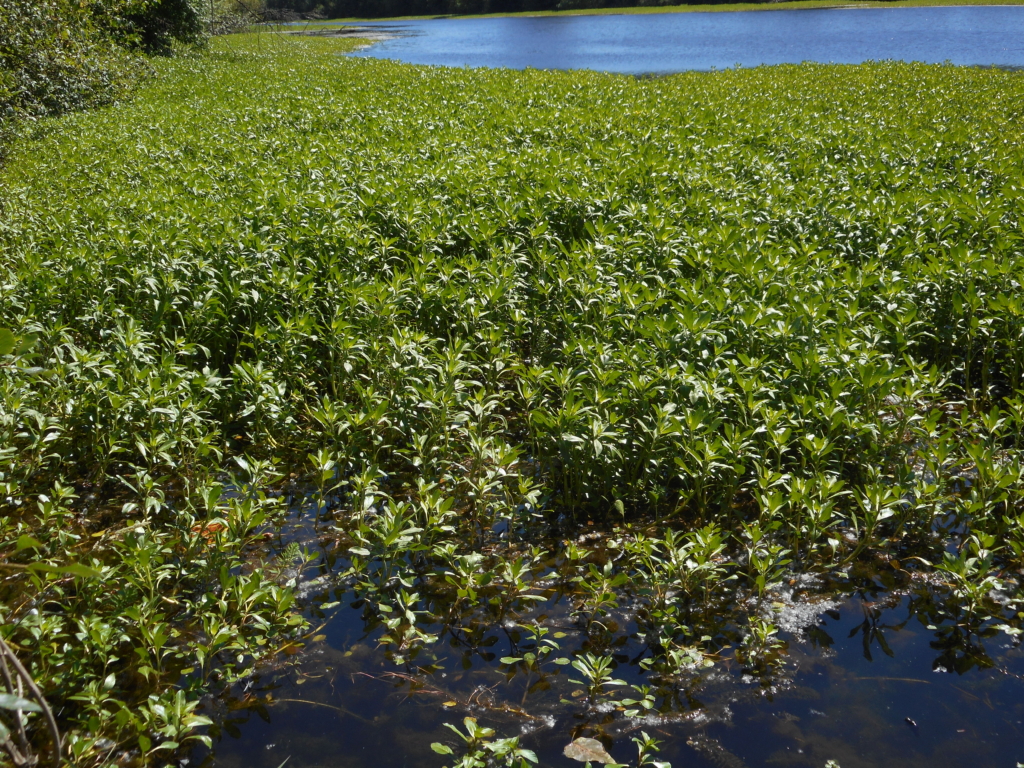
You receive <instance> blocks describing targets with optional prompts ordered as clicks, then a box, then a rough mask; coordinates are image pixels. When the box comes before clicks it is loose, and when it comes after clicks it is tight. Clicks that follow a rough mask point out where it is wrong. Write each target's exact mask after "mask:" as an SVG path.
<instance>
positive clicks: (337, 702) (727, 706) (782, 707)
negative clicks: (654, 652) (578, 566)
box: [190, 537, 1024, 768]
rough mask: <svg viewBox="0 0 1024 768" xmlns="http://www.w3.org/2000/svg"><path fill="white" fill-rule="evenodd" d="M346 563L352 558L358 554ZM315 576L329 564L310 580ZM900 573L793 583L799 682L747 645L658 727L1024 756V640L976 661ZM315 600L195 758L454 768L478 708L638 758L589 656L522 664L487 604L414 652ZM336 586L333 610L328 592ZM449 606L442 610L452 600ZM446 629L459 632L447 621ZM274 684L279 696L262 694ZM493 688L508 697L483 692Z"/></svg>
mask: <svg viewBox="0 0 1024 768" xmlns="http://www.w3.org/2000/svg"><path fill="white" fill-rule="evenodd" d="M313 541H315V537H314V538H312V539H311V540H310V543H312V542H313ZM313 546H314V548H315V544H314V545H313ZM332 567H333V569H334V570H335V571H336V572H337V571H341V570H344V568H346V567H347V563H346V562H344V561H338V562H334V563H333V564H332ZM315 575H316V568H313V569H312V571H311V572H310V573H308V574H307V576H306V578H310V577H312V576H315ZM895 579H896V576H895V573H894V572H893V571H889V570H886V571H884V572H879V573H877V574H872V573H866V574H864V575H862V576H859V577H855V580H854V582H846V584H847V587H846V589H847V592H848V594H849V593H850V592H853V595H852V596H851V597H848V598H844V599H841V600H838V601H835V600H832V601H828V602H823V603H820V604H818V605H819V607H818V608H817V609H811V610H806V604H805V603H800V602H799V601H798V604H797V607H796V608H794V607H793V604H792V603H790V602H789V597H788V595H790V594H792V592H793V590H800V589H803V586H797V587H793V588H792V589H790V588H788V587H782V592H777V593H775V594H774V595H773V596H771V597H769V598H768V599H769V601H771V602H772V604H773V605H774V606H775V608H776V609H777V610H782V611H783V613H782V614H781V616H777V618H776V621H777V623H778V624H780V625H781V626H784V627H791V628H792V627H794V626H795V625H794V624H793V622H792V621H790V620H789V618H792V616H791V614H790V612H792V613H793V614H804V616H805V617H804V618H803V619H802V620H801V619H800V618H799V616H797V617H796V621H797V622H798V623H799V624H800V625H801V626H804V627H805V628H804V629H803V630H797V629H793V631H790V632H785V633H783V638H784V639H785V640H787V641H788V643H789V649H788V654H787V656H786V659H787V661H786V664H785V666H784V668H783V670H782V671H781V672H779V673H778V674H777V676H776V678H775V679H776V680H777V681H781V683H782V684H780V685H777V686H767V687H765V686H762V685H760V684H759V681H758V680H756V679H754V678H752V677H750V676H749V675H746V674H745V673H744V671H743V670H742V669H741V668H740V666H739V665H738V664H737V663H736V662H735V661H733V660H732V659H730V658H725V659H723V660H720V661H719V662H718V663H716V664H715V665H714V666H713V667H711V668H710V669H708V670H705V671H704V672H703V673H702V674H701V675H700V676H699V677H693V678H692V679H691V680H689V681H687V682H685V683H683V684H680V685H679V686H677V688H676V693H675V696H674V699H671V700H668V699H664V698H662V699H659V701H660V704H659V706H660V707H661V708H662V716H661V717H659V718H656V719H652V720H650V721H648V722H646V723H645V724H644V725H643V726H642V727H643V729H644V730H646V731H647V732H648V733H650V734H651V735H652V736H655V737H656V738H659V739H662V740H663V741H664V745H663V751H662V753H661V755H660V759H664V760H668V761H670V762H672V764H673V766H674V767H675V768H711V767H712V766H714V767H715V768H744V767H746V768H770V767H771V766H795V767H799V768H822V766H824V764H825V762H826V761H827V760H836V761H837V762H838V763H839V765H841V766H842V768H877V767H878V766H896V765H899V766H900V767H901V768H962V766H977V768H985V767H987V766H1002V765H1009V766H1012V765H1014V764H1015V761H1017V760H1019V759H1020V758H1021V757H1022V753H1021V752H1020V749H1021V745H1022V744H1024V725H1022V722H1024V697H1022V696H1021V695H1020V694H1021V691H1022V689H1024V680H1022V679H1021V678H1020V677H1019V675H1021V674H1024V653H1022V652H1021V650H1020V649H1019V648H1017V647H1015V646H1014V645H1013V643H1012V642H1011V641H1010V639H1009V638H1008V636H1006V635H1005V634H1001V633H998V632H992V633H990V636H988V637H985V638H984V639H978V638H977V637H975V638H974V640H973V641H974V643H975V645H976V649H977V650H976V651H975V653H974V660H973V661H972V660H971V659H969V658H965V656H964V645H963V644H962V643H955V642H954V643H950V642H949V639H950V632H951V630H952V628H953V626H954V622H952V621H950V620H948V618H947V619H946V620H942V619H939V618H938V616H939V615H940V614H939V612H938V609H939V608H940V607H941V604H940V603H938V602H935V599H934V598H935V596H936V593H935V592H933V588H931V587H928V586H927V585H925V584H922V583H919V582H910V581H904V582H902V583H901V585H900V586H901V589H903V590H905V591H906V594H903V593H900V592H892V591H887V590H890V589H892V588H893V587H894V586H897V583H896V581H895ZM804 583H805V582H804V581H801V582H800V584H801V585H803V584H804ZM806 584H808V585H811V586H809V587H808V590H809V591H808V594H815V593H818V594H819V597H824V596H826V594H827V590H825V587H824V586H822V585H821V583H820V582H816V581H814V580H807V581H806ZM816 584H817V585H819V586H814V585H816ZM857 587H859V589H858V588H857ZM822 590H825V592H822ZM300 591H302V592H305V590H300ZM307 598H308V599H309V608H308V615H309V617H310V621H311V624H312V626H313V627H320V629H319V630H318V636H317V639H315V640H313V641H312V642H311V643H310V645H309V647H308V648H307V650H306V651H304V652H303V653H302V654H300V655H299V656H297V657H295V662H296V663H293V664H291V665H288V664H283V665H280V666H279V667H278V668H276V669H273V668H263V669H261V671H260V674H259V676H258V677H257V678H256V679H255V680H254V681H251V682H250V683H243V684H240V685H238V686H236V688H235V689H234V692H233V694H232V696H231V697H230V698H229V699H227V700H221V701H219V702H217V703H216V705H215V706H214V707H213V708H212V711H210V712H209V713H210V714H212V715H213V716H214V717H215V719H217V720H218V721H219V722H221V723H223V724H224V727H223V729H222V731H221V733H220V735H219V737H218V738H217V739H216V740H215V749H214V752H213V753H212V754H209V755H207V756H206V760H205V762H204V761H203V760H202V759H201V758H202V756H201V755H199V754H194V755H193V756H192V759H191V761H190V764H191V765H193V766H195V765H196V764H202V765H204V766H224V767H225V768H236V767H237V768H243V766H244V767H245V768H249V766H252V767H253V768H278V766H280V765H281V763H282V761H284V760H285V758H289V760H288V763H287V765H288V766H289V768H312V767H313V766H337V767H338V768H341V767H342V766H345V767H349V766H351V767H352V768H357V767H358V768H418V767H420V766H422V767H423V768H439V767H440V766H441V765H443V764H445V758H443V757H441V756H439V755H436V754H434V753H433V752H432V751H431V750H430V743H431V742H432V741H438V740H441V741H446V742H450V743H453V738H452V734H451V733H450V732H449V731H447V730H446V729H444V728H443V725H442V724H443V723H444V722H452V723H461V720H462V718H463V717H465V716H467V715H471V716H476V717H479V718H480V721H481V723H482V724H485V725H488V726H491V727H494V728H496V729H497V730H498V733H499V735H520V734H523V735H524V744H525V746H527V747H529V748H531V749H535V750H536V751H537V752H538V755H539V757H540V764H541V765H543V766H556V767H557V766H564V767H565V768H570V766H576V765H578V764H576V763H572V762H571V761H569V760H568V759H567V758H565V757H563V756H562V749H563V747H564V746H565V745H566V744H567V743H568V742H569V741H570V740H571V738H573V737H574V736H578V735H592V734H593V733H594V730H593V729H594V727H595V726H598V725H601V724H603V726H604V728H605V729H606V733H607V734H608V735H609V737H610V742H609V744H608V746H609V747H610V749H611V753H612V756H613V757H615V758H617V759H619V760H621V761H623V762H625V761H627V760H633V759H635V747H634V746H633V744H632V743H631V742H630V738H631V737H632V736H633V735H636V734H637V733H638V732H639V728H637V729H636V730H633V731H628V730H627V729H628V728H629V726H630V725H631V724H632V723H631V721H629V720H627V719H625V718H624V717H622V716H621V715H616V714H614V713H595V712H591V713H590V714H588V715H585V714H584V713H585V712H586V707H584V706H583V705H582V704H581V702H580V700H579V699H578V698H574V694H573V691H574V689H577V688H578V686H577V685H575V684H572V683H570V682H569V680H568V678H570V677H576V676H577V675H575V674H574V673H572V671H571V670H569V674H567V673H566V672H567V670H565V669H564V668H560V667H556V666H555V665H552V664H549V665H547V669H548V670H550V674H551V676H550V677H549V678H548V679H547V685H543V684H542V685H540V686H538V685H536V682H537V678H536V677H535V676H534V677H530V678H526V677H525V676H522V675H520V676H516V677H514V678H512V679H511V680H510V679H509V678H508V676H507V671H508V668H507V666H504V665H502V664H501V662H500V658H501V657H502V656H505V655H512V654H514V653H517V652H518V651H517V649H516V647H515V646H513V645H512V642H513V641H514V640H515V639H516V638H515V637H514V635H513V631H510V630H509V629H507V628H502V627H501V626H497V625H495V624H494V623H493V621H490V620H487V619H486V617H485V616H484V615H483V614H480V615H478V616H477V618H478V619H481V620H480V621H478V622H477V623H476V624H475V626H476V630H477V631H476V632H472V631H470V632H469V633H468V634H466V633H462V632H459V633H458V634H447V635H442V636H441V638H440V639H439V641H438V642H437V643H435V644H433V645H429V646H426V647H425V648H424V649H423V650H422V651H421V652H420V653H419V654H418V656H417V657H416V658H415V665H412V666H406V665H398V664H396V663H395V662H394V661H393V660H392V659H389V658H387V656H386V654H385V653H384V652H383V651H382V650H380V649H378V648H377V647H376V640H377V638H379V637H380V636H381V635H382V634H383V630H382V628H381V627H379V626H377V627H373V626H368V625H366V624H364V621H363V615H362V611H361V609H360V608H359V607H358V604H357V607H354V608H353V607H351V605H352V600H353V598H354V595H353V594H352V593H351V592H345V591H343V590H331V591H325V592H319V593H318V592H316V591H315V590H312V591H311V592H310V593H309V594H307ZM779 599H781V600H784V601H785V602H784V603H779V602H777V600H779ZM335 602H340V604H339V605H338V606H337V607H334V608H330V609H329V610H328V611H327V612H326V613H323V612H321V611H320V610H319V609H318V608H317V607H316V606H317V605H322V604H324V603H327V604H329V605H330V604H332V603H335ZM570 602H571V601H570V600H568V599H566V597H565V596H564V595H563V596H558V595H555V596H553V597H552V598H551V599H549V600H548V602H546V603H544V604H541V605H539V606H537V607H536V608H535V609H534V610H533V611H531V613H532V615H542V616H544V617H546V618H545V619H544V622H545V624H546V625H548V626H550V627H551V628H552V630H555V629H562V630H565V631H566V637H565V638H564V639H562V640H561V643H562V652H563V653H565V654H570V653H572V652H573V651H576V650H580V649H581V648H582V647H583V646H581V642H582V640H583V634H582V633H581V632H580V631H579V630H578V628H576V627H574V626H573V624H572V621H571V619H570V617H569V616H568V611H569V603H570ZM445 605H446V604H438V603H435V604H433V605H432V606H431V608H432V610H433V611H434V613H435V614H436V613H438V612H440V611H443V609H444V606H445ZM782 606H787V607H782ZM467 616H468V614H467ZM787 617H789V618H787ZM616 618H617V619H618V621H617V622H616ZM463 619H464V621H465V619H466V616H464V617H463ZM610 619H611V621H610V622H609V626H613V625H614V624H616V623H617V624H618V627H617V628H616V629H615V632H616V633H618V634H619V635H620V636H621V639H617V640H616V641H613V642H612V644H611V648H610V651H609V653H610V654H612V655H613V656H614V657H615V659H616V661H617V662H618V665H619V666H618V668H617V669H616V670H615V675H616V676H617V677H621V678H624V679H626V680H627V681H628V682H629V683H640V682H645V683H651V682H652V679H651V677H650V676H649V675H644V674H643V673H642V672H641V670H640V667H639V665H638V663H637V662H638V660H639V659H640V658H641V657H642V656H643V655H644V647H643V645H642V644H641V643H640V642H639V641H638V640H637V639H636V638H635V637H634V638H632V639H629V640H627V639H626V637H625V635H627V634H630V633H632V632H634V631H636V626H635V624H633V623H632V622H631V619H630V617H629V611H628V607H627V606H626V605H625V604H624V605H623V608H622V609H620V611H619V612H618V614H616V613H615V612H613V614H612V615H611V617H610ZM325 621H326V623H324V622H325ZM728 621H729V620H728V619H726V624H728ZM808 621H811V622H812V623H811V624H810V626H807V622H808ZM929 623H936V624H937V625H938V626H937V629H928V628H927V626H926V625H927V624H929ZM991 623H992V622H988V624H991ZM468 624H469V625H472V624H473V622H468ZM321 625H323V626H322V627H321ZM723 627H724V629H723V632H724V635H723V636H725V637H729V638H730V642H735V641H736V640H737V639H738V638H737V637H736V635H735V630H736V627H735V626H732V627H731V628H730V627H728V626H726V625H725V624H723ZM428 628H429V630H430V631H433V632H441V631H443V630H442V627H441V626H440V625H437V624H434V625H432V626H430V627H428ZM730 633H732V634H730ZM520 642H524V639H523V638H520ZM556 655H557V654H556ZM727 656H728V654H727ZM978 661H980V662H981V663H980V664H978V663H976V662H978ZM417 665H418V666H419V667H420V669H421V670H423V669H424V668H427V669H428V671H427V672H426V673H424V674H420V675H419V678H420V682H419V683H413V682H412V678H411V677H410V676H409V674H408V673H410V672H416V669H415V667H416V666H417ZM957 668H959V669H960V671H961V673H957V672H955V671H953V670H955V669H957ZM268 696H269V697H271V698H272V699H273V700H274V702H276V703H274V704H273V706H270V707H265V706H262V705H260V704H259V703H258V700H259V699H261V698H264V699H265V698H266V697H268ZM563 699H568V700H570V701H571V702H572V703H571V704H565V703H562V701H561V700H563ZM482 701H489V702H490V703H491V704H492V706H491V707H490V708H488V707H479V706H475V705H476V704H479V703H480V702H482ZM469 704H472V706H468V705H469ZM446 705H447V706H446ZM502 707H508V708H510V710H511V711H506V712H501V711H499V710H500V708H502ZM695 714H698V715H699V717H698V718H697V719H694V715H695ZM908 720H909V721H910V722H908ZM584 727H587V728H589V729H590V730H584V729H583V728H584ZM451 762H452V760H451V758H449V759H448V763H449V764H450V763H451Z"/></svg>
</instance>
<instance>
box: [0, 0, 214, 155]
mask: <svg viewBox="0 0 1024 768" xmlns="http://www.w3.org/2000/svg"><path fill="white" fill-rule="evenodd" d="M204 7H205V6H204V4H203V3H202V2H201V0H91V1H86V2H73V1H72V0H0V154H2V152H3V148H4V146H6V144H7V143H8V142H9V141H10V139H11V137H12V136H13V134H14V131H15V129H16V127H17V126H18V125H20V124H23V123H24V121H25V119H26V118H27V119H30V120H31V119H34V118H39V117H45V116H47V115H56V114H61V113H64V112H68V111H72V110H76V109H83V108H86V107H90V106H96V105H100V104H104V103H109V102H110V101H112V100H114V99H116V98H117V97H118V96H120V95H122V94H124V93H125V92H127V91H128V90H130V89H131V88H132V87H133V85H134V84H136V83H137V82H138V80H139V79H140V77H141V76H143V75H144V73H145V72H146V70H147V66H146V63H145V61H144V60H143V59H142V58H141V57H140V56H139V55H138V53H139V52H149V53H168V52H170V50H171V46H172V44H173V43H174V42H175V41H181V42H183V43H188V44H193V45H195V44H201V43H202V42H203V39H204V36H205V34H206V29H207V14H206V13H204Z"/></svg>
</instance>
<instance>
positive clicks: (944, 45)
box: [352, 6, 1024, 75]
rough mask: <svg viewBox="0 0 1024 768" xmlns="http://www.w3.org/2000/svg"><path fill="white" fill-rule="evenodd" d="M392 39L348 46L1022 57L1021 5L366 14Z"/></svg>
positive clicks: (453, 51)
mask: <svg viewBox="0 0 1024 768" xmlns="http://www.w3.org/2000/svg"><path fill="white" fill-rule="evenodd" d="M360 26H365V27H368V28H371V29H372V30H373V31H374V32H378V33H379V32H388V33H392V34H394V35H396V37H394V38H393V39H390V40H385V41H382V42H378V43H376V44H374V45H372V46H370V47H368V48H364V49H363V50H361V51H359V52H357V53H355V54H352V55H354V56H373V57H378V58H387V59H395V60H398V61H404V62H408V63H411V64H433V65H441V66H451V67H462V66H469V67H509V68H512V69H525V68H527V67H533V68H536V69H593V70H601V71H605V72H621V73H626V74H635V75H638V74H647V73H652V74H661V73H669V72H681V71H685V70H709V69H723V68H726V67H734V66H744V67H754V66H758V65H761V64H786V63H794V64H795V63H799V62H802V61H817V62H836V63H844V64H854V63H859V62H862V61H869V60H882V59H902V60H904V61H923V62H932V63H939V62H945V61H948V62H951V63H953V64H969V65H985V66H990V65H995V66H1004V67H1021V66H1024V6H970V7H942V8H855V9H835V8H830V9H814V10H792V11H781V10H780V11H747V12H739V13H663V14H643V15H628V14H623V15H607V16H547V17H512V18H459V19H425V20H417V21H402V22H368V23H362V24H360Z"/></svg>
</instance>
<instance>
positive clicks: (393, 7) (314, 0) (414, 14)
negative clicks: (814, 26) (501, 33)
mask: <svg viewBox="0 0 1024 768" xmlns="http://www.w3.org/2000/svg"><path fill="white" fill-rule="evenodd" d="M969 5H1024V0H846V1H844V0H781V1H778V0H775V1H773V0H767V1H766V2H750V3H729V2H721V3H716V2H704V3H686V4H673V3H658V2H650V0H640V1H639V2H636V3H630V2H629V0H268V2H267V8H268V10H269V11H271V12H272V13H273V12H274V11H277V12H279V13H280V12H285V13H287V12H291V13H295V14H297V15H298V14H302V15H306V16H307V17H308V16H313V17H314V18H315V17H320V18H329V19H331V20H332V21H331V22H325V23H333V22H334V21H352V20H357V19H416V18H434V17H456V16H563V15H564V16H574V15H589V14H637V13H694V12H722V11H769V10H798V9H804V8H808V9H809V8H906V7H927V6H969ZM314 23H315V22H314Z"/></svg>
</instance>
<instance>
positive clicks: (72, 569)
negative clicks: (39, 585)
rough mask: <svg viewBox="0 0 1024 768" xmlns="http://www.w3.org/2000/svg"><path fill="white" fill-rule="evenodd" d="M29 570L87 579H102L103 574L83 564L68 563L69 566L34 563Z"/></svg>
mask: <svg viewBox="0 0 1024 768" xmlns="http://www.w3.org/2000/svg"><path fill="white" fill-rule="evenodd" d="M29 570H32V571H37V572H40V573H57V574H61V575H63V576H81V577H83V578H87V579H98V578H102V576H103V574H102V573H100V572H99V571H97V570H96V569H95V568H90V567H89V566H87V565H82V564H81V563H68V564H67V565H48V564H47V563H32V564H31V565H29Z"/></svg>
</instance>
